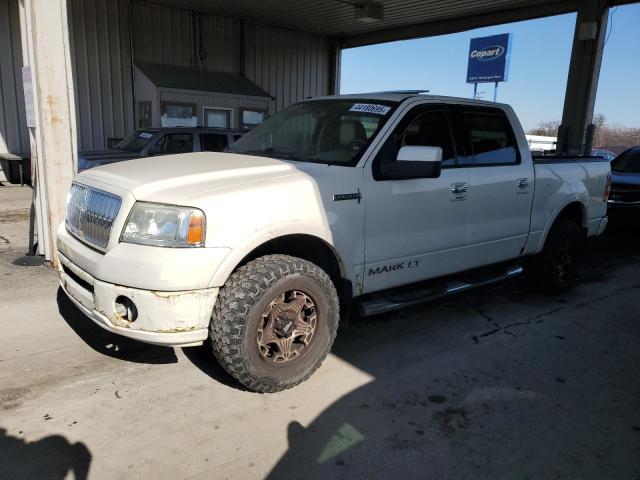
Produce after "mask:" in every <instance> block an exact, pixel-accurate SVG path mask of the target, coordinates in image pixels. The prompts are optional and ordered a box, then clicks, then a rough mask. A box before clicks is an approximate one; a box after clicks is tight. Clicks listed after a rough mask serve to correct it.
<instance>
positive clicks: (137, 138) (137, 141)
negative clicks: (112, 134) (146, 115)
mask: <svg viewBox="0 0 640 480" xmlns="http://www.w3.org/2000/svg"><path fill="white" fill-rule="evenodd" d="M156 133H157V132H156V131H155V130H137V131H135V132H133V133H132V134H131V135H129V136H128V137H127V138H125V139H124V140H122V141H121V142H120V143H118V144H117V145H116V147H115V148H116V150H126V151H127V152H137V153H140V152H141V151H142V149H143V148H144V147H146V146H147V145H148V144H149V142H150V141H151V139H152V138H153V137H154V136H155V135H156Z"/></svg>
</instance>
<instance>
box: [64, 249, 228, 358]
mask: <svg viewBox="0 0 640 480" xmlns="http://www.w3.org/2000/svg"><path fill="white" fill-rule="evenodd" d="M58 256H59V259H60V265H59V267H58V271H59V275H60V286H61V287H62V289H63V290H64V292H65V293H66V294H67V296H68V297H69V298H70V299H71V301H72V302H73V303H74V304H75V305H76V306H77V307H78V308H79V309H80V310H81V311H82V312H83V313H84V314H85V315H86V316H88V317H89V318H90V319H91V320H93V321H94V322H95V323H97V324H98V325H99V326H101V327H102V328H104V329H105V330H108V331H110V332H113V333H116V334H118V335H123V336H125V337H129V338H133V339H135V340H140V341H143V342H147V343H154V344H157V345H171V346H194V345H201V344H202V342H203V341H204V340H205V339H206V338H207V335H208V326H209V319H210V317H211V311H212V309H213V305H214V303H215V301H216V297H217V295H218V290H219V289H218V288H205V289H198V290H186V291H177V292H160V291H155V290H143V289H138V288H130V287H124V286H121V285H116V284H113V283H107V282H103V281H101V280H98V279H96V278H94V277H93V276H91V275H90V274H89V273H87V272H85V271H84V270H82V269H81V268H80V267H78V266H77V265H75V264H74V263H73V262H71V261H70V260H69V259H68V258H67V257H65V256H64V255H63V254H62V253H58ZM120 297H126V299H128V300H130V301H131V302H133V304H134V305H135V311H136V313H137V316H136V318H135V320H133V321H132V319H131V318H123V316H121V315H120V314H119V313H118V311H119V310H118V308H117V305H116V299H118V300H119V301H121V300H122V299H121V298H120Z"/></svg>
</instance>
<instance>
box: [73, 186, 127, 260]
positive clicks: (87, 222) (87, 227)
mask: <svg viewBox="0 0 640 480" xmlns="http://www.w3.org/2000/svg"><path fill="white" fill-rule="evenodd" d="M121 203H122V200H121V199H120V197H118V196H116V195H112V194H110V193H107V192H103V191H102V190H97V189H95V188H90V187H85V186H84V185H80V184H78V183H73V184H72V185H71V192H70V194H69V203H68V205H67V218H66V219H65V223H66V225H67V229H68V230H69V231H70V232H71V233H72V234H73V235H74V236H76V237H77V238H79V239H80V240H83V241H85V242H87V243H91V244H93V245H96V246H98V247H100V248H105V247H106V246H107V243H109V235H110V234H111V227H112V226H113V222H114V220H115V219H116V216H117V215H118V211H119V210H120V204H121Z"/></svg>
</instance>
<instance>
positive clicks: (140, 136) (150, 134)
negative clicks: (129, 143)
mask: <svg viewBox="0 0 640 480" xmlns="http://www.w3.org/2000/svg"><path fill="white" fill-rule="evenodd" d="M151 137H153V133H149V132H140V133H138V138H151Z"/></svg>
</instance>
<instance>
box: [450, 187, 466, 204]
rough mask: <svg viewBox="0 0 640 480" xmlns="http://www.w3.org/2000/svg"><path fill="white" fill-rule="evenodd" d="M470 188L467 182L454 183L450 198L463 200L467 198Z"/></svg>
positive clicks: (454, 200)
mask: <svg viewBox="0 0 640 480" xmlns="http://www.w3.org/2000/svg"><path fill="white" fill-rule="evenodd" d="M468 190H469V185H468V184H466V183H453V184H452V185H451V195H450V197H449V198H450V200H451V201H452V202H459V201H461V200H466V199H467V191H468Z"/></svg>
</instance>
